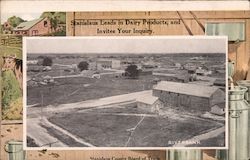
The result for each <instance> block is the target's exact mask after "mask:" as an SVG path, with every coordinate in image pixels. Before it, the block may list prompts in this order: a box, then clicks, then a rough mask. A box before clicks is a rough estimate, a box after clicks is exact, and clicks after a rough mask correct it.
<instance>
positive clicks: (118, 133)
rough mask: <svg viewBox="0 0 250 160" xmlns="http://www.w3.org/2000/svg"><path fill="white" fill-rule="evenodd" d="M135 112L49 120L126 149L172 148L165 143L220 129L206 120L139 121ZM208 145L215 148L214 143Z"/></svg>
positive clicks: (96, 142)
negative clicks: (132, 130)
mask: <svg viewBox="0 0 250 160" xmlns="http://www.w3.org/2000/svg"><path fill="white" fill-rule="evenodd" d="M119 113H121V114H119ZM136 113H137V114H141V113H142V112H141V111H138V110H137V108H136V107H131V106H127V107H124V108H116V107H114V108H108V109H93V110H91V111H84V110H83V111H79V112H75V113H72V112H70V113H58V114H56V115H53V116H51V117H50V118H49V121H50V122H52V123H54V124H56V125H58V126H60V127H62V128H63V129H65V130H67V131H69V132H70V133H72V134H75V135H77V136H79V137H81V138H82V139H84V140H85V141H86V142H88V143H91V144H93V145H95V146H99V147H110V146H112V147H124V146H126V144H127V146H129V147H135V146H136V147H166V146H171V145H170V144H168V141H178V140H187V139H190V138H192V137H194V136H196V135H200V134H203V133H206V132H207V131H208V130H210V129H215V128H218V127H220V126H219V125H218V124H217V123H213V122H211V121H206V120H200V119H199V120H198V119H195V118H188V119H185V120H183V119H177V118H174V119H173V118H170V117H166V116H156V115H154V114H151V115H149V114H148V115H149V116H146V117H144V118H143V120H142V116H138V115H135V114H136ZM141 120H142V121H141ZM140 121H141V123H140V124H139V125H138V126H137V128H136V129H135V130H134V132H133V133H132V134H131V132H130V131H128V129H131V128H134V127H135V126H136V125H137V124H138V123H139V122H140ZM194 124H195V125H194ZM129 137H130V138H129ZM128 139H130V140H128ZM73 145H74V144H73ZM208 145H211V146H218V144H217V142H216V141H214V142H213V143H209V144H208ZM203 146H204V144H203Z"/></svg>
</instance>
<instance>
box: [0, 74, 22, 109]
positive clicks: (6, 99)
mask: <svg viewBox="0 0 250 160" xmlns="http://www.w3.org/2000/svg"><path fill="white" fill-rule="evenodd" d="M2 82H3V83H2V90H3V93H2V109H3V111H5V110H6V109H9V105H10V104H11V102H14V101H15V100H17V99H18V98H19V97H21V96H22V91H21V90H20V87H19V84H18V81H17V79H16V77H15V74H14V73H13V72H12V71H11V70H8V71H5V72H3V75H2Z"/></svg>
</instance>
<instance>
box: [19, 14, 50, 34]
mask: <svg viewBox="0 0 250 160" xmlns="http://www.w3.org/2000/svg"><path fill="white" fill-rule="evenodd" d="M51 32H52V31H51V24H50V21H49V20H48V19H47V18H39V19H35V20H32V21H27V22H23V23H20V24H19V25H18V26H17V27H16V28H14V34H16V35H22V36H38V35H46V34H49V33H51Z"/></svg>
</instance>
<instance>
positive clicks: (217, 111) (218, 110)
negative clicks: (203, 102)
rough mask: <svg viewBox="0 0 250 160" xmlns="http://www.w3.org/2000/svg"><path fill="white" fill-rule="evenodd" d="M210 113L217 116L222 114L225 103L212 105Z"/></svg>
mask: <svg viewBox="0 0 250 160" xmlns="http://www.w3.org/2000/svg"><path fill="white" fill-rule="evenodd" d="M210 113H213V114H215V115H218V116H223V115H224V114H225V105H224V103H220V104H216V105H214V106H212V108H211V111H210Z"/></svg>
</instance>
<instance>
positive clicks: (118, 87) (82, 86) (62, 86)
mask: <svg viewBox="0 0 250 160" xmlns="http://www.w3.org/2000/svg"><path fill="white" fill-rule="evenodd" d="M152 80H153V77H152V76H141V77H140V78H139V79H126V78H107V79H106V78H102V79H92V78H84V77H77V78H63V79H57V82H58V84H56V85H47V86H37V87H28V89H27V93H28V99H27V100H28V104H36V103H39V104H40V103H42V95H43V105H49V104H53V105H57V104H64V103H73V102H80V101H85V100H90V99H98V98H103V97H109V96H114V95H120V94H126V93H132V92H136V91H142V90H148V89H152V85H153V84H152ZM86 84H88V85H86Z"/></svg>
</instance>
